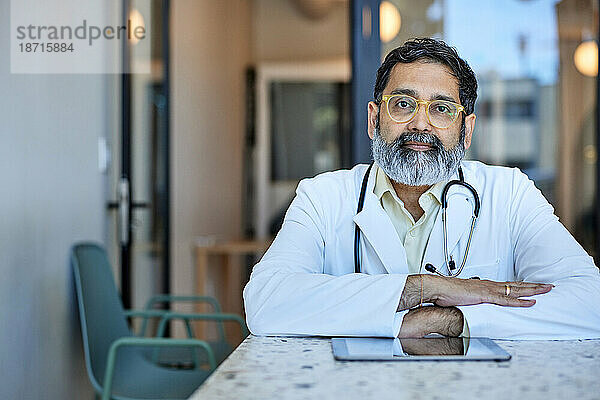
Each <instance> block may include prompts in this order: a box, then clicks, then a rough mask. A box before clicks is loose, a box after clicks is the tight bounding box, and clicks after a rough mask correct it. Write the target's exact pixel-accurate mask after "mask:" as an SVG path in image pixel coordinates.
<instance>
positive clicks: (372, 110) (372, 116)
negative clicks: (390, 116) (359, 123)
mask: <svg viewBox="0 0 600 400" xmlns="http://www.w3.org/2000/svg"><path fill="white" fill-rule="evenodd" d="M367 111H368V113H369V117H368V118H369V125H368V127H367V131H368V133H369V137H370V138H371V139H373V135H374V131H375V127H376V126H377V115H378V114H379V106H378V105H377V104H376V103H375V102H374V101H370V102H369V104H368V106H367Z"/></svg>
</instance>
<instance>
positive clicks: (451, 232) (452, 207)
mask: <svg viewBox="0 0 600 400" xmlns="http://www.w3.org/2000/svg"><path fill="white" fill-rule="evenodd" d="M470 178H471V177H469V176H468V175H467V174H466V171H465V182H467V183H469V184H471V185H472V186H474V187H475V189H476V190H477V187H478V185H477V184H475V183H473V181H472V179H470ZM455 179H456V180H457V179H458V174H455V176H454V177H453V178H452V180H455ZM477 191H478V192H479V190H477ZM447 198H448V208H447V210H446V218H447V224H446V225H447V230H448V256H450V255H453V259H454V261H455V262H456V264H457V266H459V265H460V263H461V262H462V257H463V254H456V249H457V245H458V243H459V241H460V240H461V238H463V237H464V238H465V240H466V239H467V237H468V233H469V230H470V227H471V217H472V216H473V209H474V200H473V195H472V194H471V192H470V191H469V190H468V189H467V188H465V187H464V186H460V185H452V186H451V187H450V188H449V190H448V194H447ZM428 263H431V264H433V265H434V266H435V267H436V269H438V271H440V272H447V271H448V267H447V265H446V260H445V259H444V232H443V221H442V209H441V208H440V211H439V212H438V215H437V218H436V221H435V224H434V226H433V229H432V230H431V234H430V236H429V241H428V242H427V249H426V250H425V257H424V258H423V266H425V265H426V264H428Z"/></svg>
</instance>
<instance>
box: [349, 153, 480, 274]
mask: <svg viewBox="0 0 600 400" xmlns="http://www.w3.org/2000/svg"><path fill="white" fill-rule="evenodd" d="M372 167H373V163H371V164H370V165H369V168H367V172H366V173H365V175H364V177H363V180H362V184H361V188H360V195H359V197H358V206H357V208H356V214H358V213H360V212H361V211H362V209H363V206H364V202H365V195H366V191H367V183H368V181H369V175H370V173H371V169H372ZM458 175H459V180H452V181H450V182H448V183H447V184H446V185H445V186H444V189H443V190H442V198H441V200H442V224H443V235H444V260H445V261H446V265H447V266H448V275H447V276H448V277H451V278H454V277H457V276H458V275H460V273H461V272H462V270H463V268H464V267H465V264H466V262H467V257H468V256H469V249H470V248H471V240H472V239H473V231H474V230H475V223H476V221H477V218H478V217H479V210H480V207H481V203H480V201H479V195H478V194H477V191H476V190H475V188H474V187H473V186H471V185H469V184H468V183H467V182H465V180H464V174H463V171H462V168H461V167H458ZM453 185H458V186H463V187H465V188H466V189H467V190H469V191H470V192H471V194H472V195H473V199H474V201H475V205H474V207H473V216H472V217H471V228H470V229H469V238H468V240H467V246H466V248H465V254H464V257H463V259H462V262H461V264H460V267H459V268H458V270H457V271H456V272H453V270H454V269H455V268H452V266H453V265H454V260H452V257H451V256H450V257H448V227H447V215H446V213H447V209H448V191H449V190H450V188H451V187H452V186H453ZM431 267H432V272H434V273H436V274H438V275H442V274H441V273H440V272H438V271H437V270H436V269H435V267H433V266H431ZM428 270H429V269H428ZM354 272H355V273H357V274H359V273H360V272H361V262H360V228H359V226H358V224H355V226H354ZM442 276H444V275H442Z"/></svg>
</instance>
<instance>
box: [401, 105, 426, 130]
mask: <svg viewBox="0 0 600 400" xmlns="http://www.w3.org/2000/svg"><path fill="white" fill-rule="evenodd" d="M426 108H427V107H426V106H425V105H424V104H419V108H418V109H417V113H416V114H415V116H414V117H413V119H411V120H410V122H408V124H407V125H406V128H407V129H408V130H409V131H419V132H430V131H431V129H432V126H431V124H430V123H429V120H428V119H427V110H426Z"/></svg>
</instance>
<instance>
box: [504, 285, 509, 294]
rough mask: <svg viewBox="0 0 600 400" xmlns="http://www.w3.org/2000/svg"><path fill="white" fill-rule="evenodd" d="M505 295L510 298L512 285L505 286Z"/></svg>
mask: <svg viewBox="0 0 600 400" xmlns="http://www.w3.org/2000/svg"><path fill="white" fill-rule="evenodd" d="M504 289H505V290H504V294H505V295H506V296H510V285H504Z"/></svg>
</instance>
